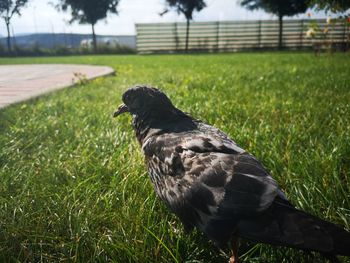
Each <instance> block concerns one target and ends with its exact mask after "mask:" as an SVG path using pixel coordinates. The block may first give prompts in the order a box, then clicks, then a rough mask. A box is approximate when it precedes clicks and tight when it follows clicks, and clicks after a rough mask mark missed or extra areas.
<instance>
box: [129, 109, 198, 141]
mask: <svg viewBox="0 0 350 263" xmlns="http://www.w3.org/2000/svg"><path fill="white" fill-rule="evenodd" d="M132 125H133V127H134V130H135V133H136V137H137V139H138V141H139V143H140V144H141V145H142V144H143V142H144V141H145V140H147V139H148V138H149V137H151V136H155V135H160V134H163V133H166V132H179V131H181V130H189V129H194V128H195V127H196V124H195V123H194V121H193V119H192V118H191V117H190V116H188V115H187V114H185V113H183V112H182V111H180V110H177V109H176V111H175V112H164V111H163V112H162V111H160V112H153V113H148V114H143V115H142V116H140V115H134V116H133V122H132Z"/></svg>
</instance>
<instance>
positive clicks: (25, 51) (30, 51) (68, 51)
mask: <svg viewBox="0 0 350 263" xmlns="http://www.w3.org/2000/svg"><path fill="white" fill-rule="evenodd" d="M97 49H98V53H99V54H135V53H136V50H135V49H133V48H131V47H128V46H124V45H115V46H109V45H105V44H99V45H97ZM87 54H94V50H92V49H91V48H87V47H77V48H68V47H66V46H55V47H53V48H42V47H39V46H38V45H33V46H32V47H29V48H22V47H19V46H14V47H13V50H12V52H11V53H9V52H7V51H6V50H5V49H4V48H3V47H2V46H1V45H0V55H1V56H4V57H24V56H26V57H37V56H41V57H42V56H64V55H70V56H71V55H87Z"/></svg>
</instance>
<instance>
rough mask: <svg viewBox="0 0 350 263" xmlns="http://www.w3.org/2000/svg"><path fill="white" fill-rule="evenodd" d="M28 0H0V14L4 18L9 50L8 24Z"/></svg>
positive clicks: (9, 48) (8, 48) (9, 35)
mask: <svg viewBox="0 0 350 263" xmlns="http://www.w3.org/2000/svg"><path fill="white" fill-rule="evenodd" d="M27 2H28V0H0V16H1V17H2V18H3V19H4V20H5V24H6V29H7V50H8V51H9V52H11V34H10V24H11V19H12V17H13V16H14V15H15V14H17V15H19V16H20V15H21V13H20V9H21V8H22V7H24V6H25V5H26V4H27Z"/></svg>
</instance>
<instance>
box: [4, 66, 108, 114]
mask: <svg viewBox="0 0 350 263" xmlns="http://www.w3.org/2000/svg"><path fill="white" fill-rule="evenodd" d="M112 73H114V70H113V69H112V68H110V67H104V66H88V65H70V64H67V65H65V64H35V65H0V108H3V107H6V106H8V105H10V104H12V103H16V102H20V101H24V100H27V99H30V98H33V97H37V96H39V95H41V94H44V93H47V92H50V91H53V90H57V89H62V88H65V87H68V86H72V85H74V84H75V83H76V82H78V81H79V80H82V79H93V78H97V77H101V76H105V75H109V74H112Z"/></svg>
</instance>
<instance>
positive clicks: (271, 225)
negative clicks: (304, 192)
mask: <svg viewBox="0 0 350 263" xmlns="http://www.w3.org/2000/svg"><path fill="white" fill-rule="evenodd" d="M238 231H239V233H240V236H242V237H244V238H247V239H250V240H254V241H258V242H264V243H269V244H273V245H281V246H287V247H294V248H299V249H303V250H312V251H318V252H321V253H323V254H327V255H343V256H350V249H349V248H350V233H349V232H347V231H345V230H344V229H343V228H341V227H339V226H337V225H335V224H332V223H330V222H327V221H324V220H322V219H320V218H318V217H315V216H313V215H310V214H308V213H306V212H303V211H301V210H298V209H295V208H294V207H292V206H290V205H286V204H283V203H278V202H275V203H273V205H272V206H271V207H270V208H269V210H268V211H266V212H265V213H263V214H261V215H260V216H258V218H254V219H251V220H244V222H243V221H242V222H240V223H239V224H238Z"/></svg>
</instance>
